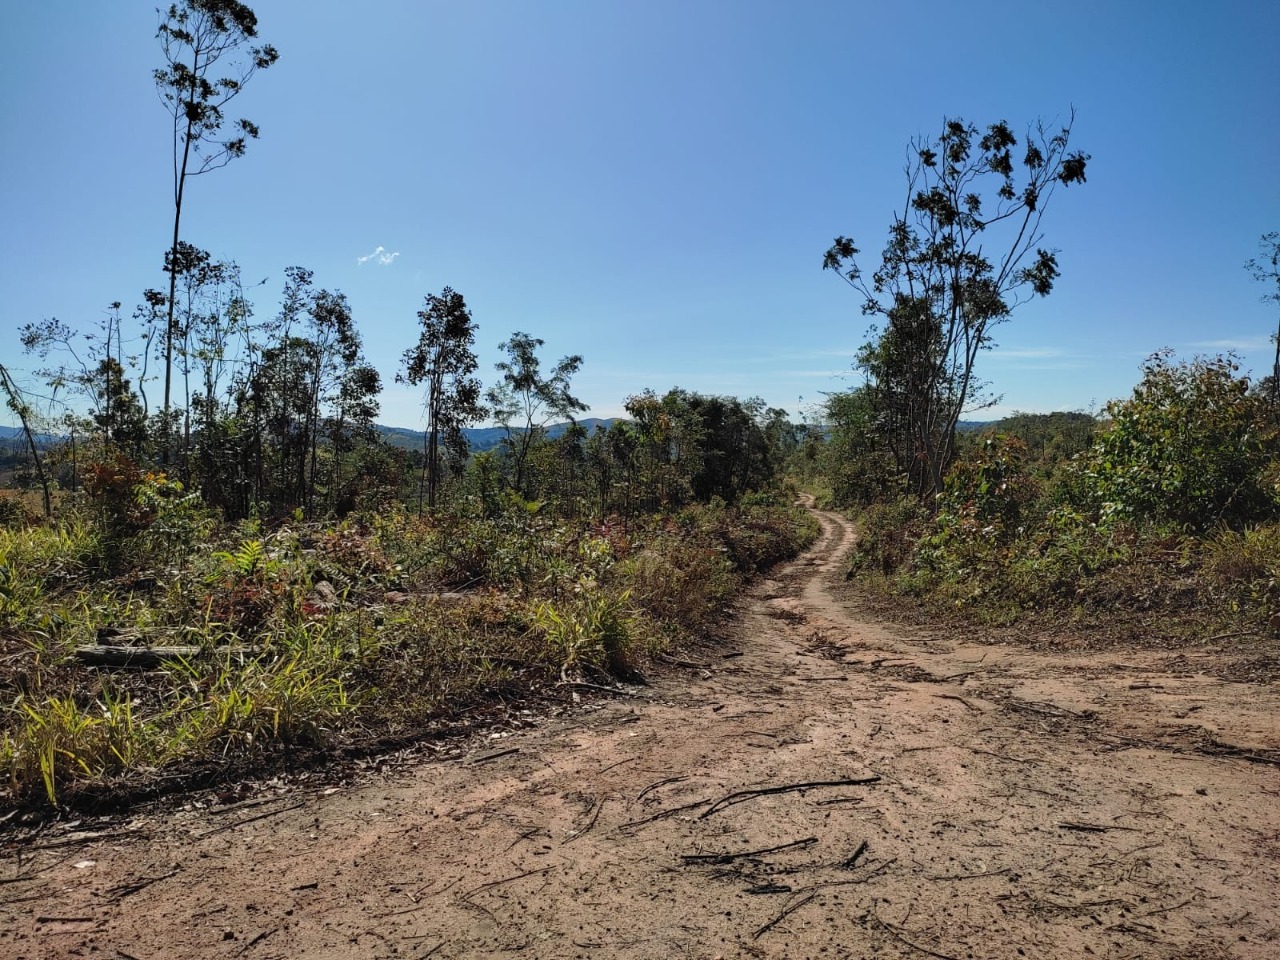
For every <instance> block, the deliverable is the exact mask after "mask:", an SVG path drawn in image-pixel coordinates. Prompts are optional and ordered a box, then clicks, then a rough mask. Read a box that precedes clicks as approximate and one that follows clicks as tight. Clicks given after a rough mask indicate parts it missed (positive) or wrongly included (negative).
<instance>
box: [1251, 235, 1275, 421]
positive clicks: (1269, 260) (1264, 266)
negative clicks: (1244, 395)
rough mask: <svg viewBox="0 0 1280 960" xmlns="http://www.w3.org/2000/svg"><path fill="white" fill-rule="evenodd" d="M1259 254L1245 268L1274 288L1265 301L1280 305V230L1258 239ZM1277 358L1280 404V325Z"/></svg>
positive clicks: (1272, 386)
mask: <svg viewBox="0 0 1280 960" xmlns="http://www.w3.org/2000/svg"><path fill="white" fill-rule="evenodd" d="M1258 249H1259V254H1258V256H1256V257H1254V258H1253V259H1252V260H1250V261H1249V262H1248V263H1246V264H1245V265H1244V266H1245V269H1246V270H1248V271H1249V273H1251V274H1252V275H1253V279H1255V280H1257V281H1258V282H1259V283H1265V284H1266V285H1267V286H1268V287H1270V288H1272V289H1270V290H1268V291H1267V292H1266V293H1264V294H1263V295H1262V301H1263V303H1274V304H1275V305H1276V306H1280V231H1275V230H1272V231H1271V232H1270V233H1264V234H1263V235H1262V237H1261V238H1260V239H1259V240H1258ZM1275 341H1276V359H1275V362H1274V363H1273V364H1272V367H1271V384H1270V386H1271V391H1270V392H1271V403H1272V404H1273V405H1277V404H1280V325H1278V326H1277V329H1276V334H1275Z"/></svg>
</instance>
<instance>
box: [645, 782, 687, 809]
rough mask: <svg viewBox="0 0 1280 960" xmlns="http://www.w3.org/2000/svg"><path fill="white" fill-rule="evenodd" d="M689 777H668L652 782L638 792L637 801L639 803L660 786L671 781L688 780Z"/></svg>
mask: <svg viewBox="0 0 1280 960" xmlns="http://www.w3.org/2000/svg"><path fill="white" fill-rule="evenodd" d="M688 779H689V778H688V777H667V778H666V779H665V780H659V781H658V782H657V783H651V784H649V785H648V786H647V787H645V788H644V789H643V790H641V791H640V792H639V793H637V794H636V803H639V802H640V801H641V800H643V799H644V798H645V797H646V796H648V795H649V794H650V793H652V792H653V791H654V790H657V789H658V788H659V787H665V786H666V785H667V784H669V783H679V782H680V781H682V780H688Z"/></svg>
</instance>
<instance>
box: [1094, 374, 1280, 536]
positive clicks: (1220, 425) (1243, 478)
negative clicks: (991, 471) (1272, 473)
mask: <svg viewBox="0 0 1280 960" xmlns="http://www.w3.org/2000/svg"><path fill="white" fill-rule="evenodd" d="M1236 371H1237V365H1236V364H1235V362H1234V361H1232V360H1230V359H1226V358H1223V357H1216V358H1212V359H1198V360H1195V361H1193V362H1191V363H1173V362H1172V360H1171V358H1170V356H1169V355H1168V354H1167V353H1159V354H1156V355H1155V356H1153V357H1151V358H1150V359H1149V360H1148V361H1147V363H1146V365H1145V367H1144V368H1143V377H1142V382H1141V383H1140V384H1138V386H1137V387H1136V388H1135V389H1134V392H1133V396H1132V397H1130V398H1129V399H1128V400H1124V401H1118V402H1115V403H1112V404H1110V405H1109V406H1108V408H1107V414H1108V416H1109V417H1110V418H1111V423H1110V425H1109V426H1107V427H1106V428H1105V429H1103V430H1102V431H1101V432H1100V433H1099V435H1098V437H1097V440H1096V441H1095V443H1094V446H1093V449H1092V450H1091V451H1090V452H1089V453H1088V455H1087V456H1086V457H1085V461H1084V475H1085V478H1086V484H1085V487H1086V493H1087V495H1088V496H1089V497H1090V499H1091V501H1092V503H1093V505H1094V506H1096V507H1097V508H1098V510H1099V512H1100V516H1101V518H1102V519H1103V520H1104V521H1108V520H1111V519H1114V518H1123V519H1127V520H1132V521H1136V522H1139V523H1141V522H1151V523H1155V524H1159V525H1167V526H1173V527H1177V528H1180V529H1185V530H1191V531H1204V530H1207V529H1209V528H1211V527H1213V526H1215V525H1217V524H1226V525H1227V526H1229V527H1232V528H1239V527H1240V526H1242V525H1244V524H1248V523H1254V522H1258V521H1263V520H1267V519H1270V518H1273V517H1275V516H1276V513H1277V500H1276V491H1275V488H1274V486H1271V485H1269V484H1267V483H1266V481H1265V471H1266V470H1267V468H1268V467H1269V466H1270V465H1271V461H1272V458H1273V457H1274V455H1275V452H1276V434H1275V430H1274V428H1273V427H1272V426H1271V425H1270V423H1269V421H1268V418H1267V415H1266V410H1265V407H1264V401H1263V400H1261V399H1260V398H1259V397H1256V396H1254V395H1252V394H1250V392H1249V381H1248V379H1247V378H1245V377H1239V376H1237V375H1236Z"/></svg>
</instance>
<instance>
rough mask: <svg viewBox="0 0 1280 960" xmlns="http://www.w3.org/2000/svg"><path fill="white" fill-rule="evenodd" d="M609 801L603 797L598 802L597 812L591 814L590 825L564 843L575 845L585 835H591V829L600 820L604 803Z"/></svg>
mask: <svg viewBox="0 0 1280 960" xmlns="http://www.w3.org/2000/svg"><path fill="white" fill-rule="evenodd" d="M608 799H609V798H608V797H601V798H600V799H599V800H597V801H596V806H595V810H593V811H592V813H591V822H590V823H588V824H587V825H586V826H585V827H583V828H582V829H581V830H579V831H578V832H577V833H575V834H574V835H573V836H571V837H566V838H565V839H564V841H563V843H573V841H574V840H577V839H578V838H579V837H580V836H582V835H583V834H585V833H590V832H591V828H592V827H594V826H595V825H596V821H597V820H599V819H600V811H601V810H603V809H604V802H605V801H606V800H608Z"/></svg>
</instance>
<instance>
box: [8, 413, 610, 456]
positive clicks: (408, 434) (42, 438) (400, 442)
mask: <svg viewBox="0 0 1280 960" xmlns="http://www.w3.org/2000/svg"><path fill="white" fill-rule="evenodd" d="M613 423H614V420H613V419H609V420H601V419H600V418H599V417H587V418H586V419H585V420H579V421H578V425H579V426H582V427H585V428H586V430H587V433H594V432H595V430H596V428H597V427H604V428H605V429H606V430H607V429H609V427H610V426H612V425H613ZM374 426H375V429H377V431H378V434H379V435H380V436H381V437H382V439H383V440H385V441H386V442H387V443H389V444H390V445H391V446H393V447H400V448H402V449H404V450H421V449H422V445H423V440H424V433H423V431H421V430H410V429H409V428H408V427H388V426H384V425H383V424H380V423H379V424H375V425H374ZM568 429H569V424H568V423H554V424H552V425H551V426H549V427H547V435H548V436H549V437H551V439H553V440H554V439H555V438H556V437H559V436H562V435H563V434H564V432H565V431H566V430H568ZM462 432H463V434H464V435H465V436H466V438H467V442H468V443H470V444H471V451H472V452H473V453H482V452H483V451H485V450H492V449H493V448H494V447H496V446H498V444H500V443H501V442H502V438H503V437H505V436H506V435H507V432H506V431H505V430H503V429H502V428H501V427H472V428H470V429H467V430H463V431H462ZM59 439H61V438H60V437H55V436H52V435H49V434H41V433H38V434H36V442H37V443H40V444H46V443H53V442H54V441H56V440H59ZM7 441H20V442H25V439H24V437H23V436H22V428H21V427H5V426H0V443H6V442H7Z"/></svg>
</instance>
